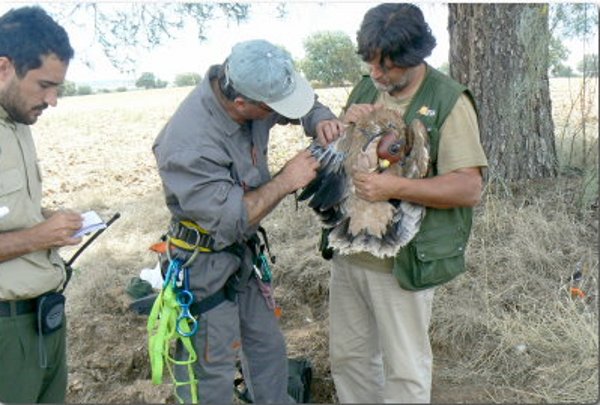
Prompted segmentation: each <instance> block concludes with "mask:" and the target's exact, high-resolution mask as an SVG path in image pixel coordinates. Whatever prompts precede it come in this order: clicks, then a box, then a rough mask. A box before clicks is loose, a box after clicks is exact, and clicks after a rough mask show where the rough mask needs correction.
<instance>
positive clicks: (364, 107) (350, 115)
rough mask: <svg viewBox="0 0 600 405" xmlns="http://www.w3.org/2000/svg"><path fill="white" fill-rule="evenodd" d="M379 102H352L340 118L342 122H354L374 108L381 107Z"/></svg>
mask: <svg viewBox="0 0 600 405" xmlns="http://www.w3.org/2000/svg"><path fill="white" fill-rule="evenodd" d="M382 107H383V106H382V105H381V104H376V105H374V104H352V105H351V106H350V107H348V109H347V110H346V113H345V114H344V117H343V118H342V120H343V122H344V124H355V123H356V122H357V121H358V120H359V119H361V118H362V117H364V116H365V115H367V114H370V113H371V112H373V111H374V110H376V109H379V108H382Z"/></svg>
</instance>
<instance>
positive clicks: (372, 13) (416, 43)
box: [356, 3, 436, 67]
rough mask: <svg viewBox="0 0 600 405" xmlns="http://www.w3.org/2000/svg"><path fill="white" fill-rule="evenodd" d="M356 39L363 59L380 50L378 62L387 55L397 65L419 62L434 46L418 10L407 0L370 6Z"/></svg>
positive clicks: (413, 64) (421, 14)
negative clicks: (405, 0)
mask: <svg viewBox="0 0 600 405" xmlns="http://www.w3.org/2000/svg"><path fill="white" fill-rule="evenodd" d="M356 40H357V43H358V52H357V53H358V54H359V55H360V56H361V58H362V60H363V61H365V62H370V61H372V60H373V58H375V57H376V55H377V52H380V53H381V54H380V60H379V63H381V64H382V65H383V62H384V60H385V59H386V58H389V59H390V60H391V61H392V62H393V63H394V65H396V66H399V67H413V66H417V65H419V64H420V63H422V62H423V61H424V60H425V58H426V57H428V56H429V55H431V51H432V50H433V48H435V46H436V41H435V37H434V36H433V34H432V33H431V29H430V28H429V25H428V24H427V22H425V18H424V17H423V13H422V12H421V10H420V9H419V8H418V7H417V6H415V5H413V4H406V3H384V4H380V5H378V6H376V7H374V8H372V9H370V10H369V11H368V12H367V14H365V17H364V18H363V21H362V24H361V26H360V30H359V31H358V34H357V36H356Z"/></svg>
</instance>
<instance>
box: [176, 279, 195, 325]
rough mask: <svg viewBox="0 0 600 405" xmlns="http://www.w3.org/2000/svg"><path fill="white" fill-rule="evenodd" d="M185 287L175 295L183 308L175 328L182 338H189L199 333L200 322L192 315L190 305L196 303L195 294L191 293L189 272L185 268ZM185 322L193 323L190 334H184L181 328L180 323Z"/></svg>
mask: <svg viewBox="0 0 600 405" xmlns="http://www.w3.org/2000/svg"><path fill="white" fill-rule="evenodd" d="M180 270H181V269H180ZM182 284H183V287H182V288H181V289H180V290H179V291H178V292H177V294H176V295H175V300H176V301H177V304H178V305H179V306H180V307H181V314H179V317H177V322H176V325H175V328H176V330H177V333H179V334H180V335H181V336H185V337H189V336H192V335H195V334H196V332H197V331H198V321H197V320H196V318H194V317H193V316H192V314H191V313H190V305H192V304H193V302H194V294H192V292H191V291H190V280H189V270H188V268H187V267H184V268H183V283H182ZM182 320H185V321H186V322H189V323H191V327H190V332H184V331H183V330H182V329H181V327H180V322H181V321H182Z"/></svg>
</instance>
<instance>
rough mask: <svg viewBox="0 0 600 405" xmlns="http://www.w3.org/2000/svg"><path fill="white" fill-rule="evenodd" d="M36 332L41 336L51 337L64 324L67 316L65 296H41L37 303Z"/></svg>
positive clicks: (59, 294)
mask: <svg viewBox="0 0 600 405" xmlns="http://www.w3.org/2000/svg"><path fill="white" fill-rule="evenodd" d="M36 306H37V311H36V314H37V317H36V324H35V325H36V330H37V332H38V334H39V335H49V334H51V333H52V332H55V331H57V330H58V329H60V327H61V326H62V324H63V318H64V314H65V296H64V295H62V294H61V293H56V292H52V293H48V294H44V295H42V296H40V297H39V298H38V299H37V302H36Z"/></svg>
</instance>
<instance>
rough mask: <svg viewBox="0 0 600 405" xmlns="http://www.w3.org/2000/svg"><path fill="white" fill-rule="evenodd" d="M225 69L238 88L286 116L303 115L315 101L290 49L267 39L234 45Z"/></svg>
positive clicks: (310, 88) (245, 94)
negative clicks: (287, 49) (278, 45)
mask: <svg viewBox="0 0 600 405" xmlns="http://www.w3.org/2000/svg"><path fill="white" fill-rule="evenodd" d="M225 69H226V74H227V78H228V79H229V80H230V81H231V85H232V86H233V88H234V89H235V90H236V91H238V92H239V93H241V94H243V95H244V96H246V97H248V98H250V99H252V100H256V101H261V102H263V103H265V104H266V105H268V106H269V107H271V108H272V109H273V110H275V111H277V112H278V113H279V114H281V115H283V116H284V117H287V118H292V119H295V118H300V117H302V116H304V115H306V113H308V112H309V111H310V109H311V108H312V106H313V104H314V102H315V93H314V91H313V89H312V87H310V84H309V83H308V82H307V81H306V79H305V78H303V77H302V76H301V75H300V74H299V73H298V72H296V70H295V69H294V62H293V61H292V58H291V56H290V55H289V53H287V52H286V51H284V50H283V49H281V48H279V47H277V46H275V45H273V44H271V43H270V42H268V41H265V40H262V39H256V40H251V41H245V42H240V43H238V44H236V45H234V47H233V48H232V50H231V54H230V55H229V57H228V59H227V66H226V68H225Z"/></svg>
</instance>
